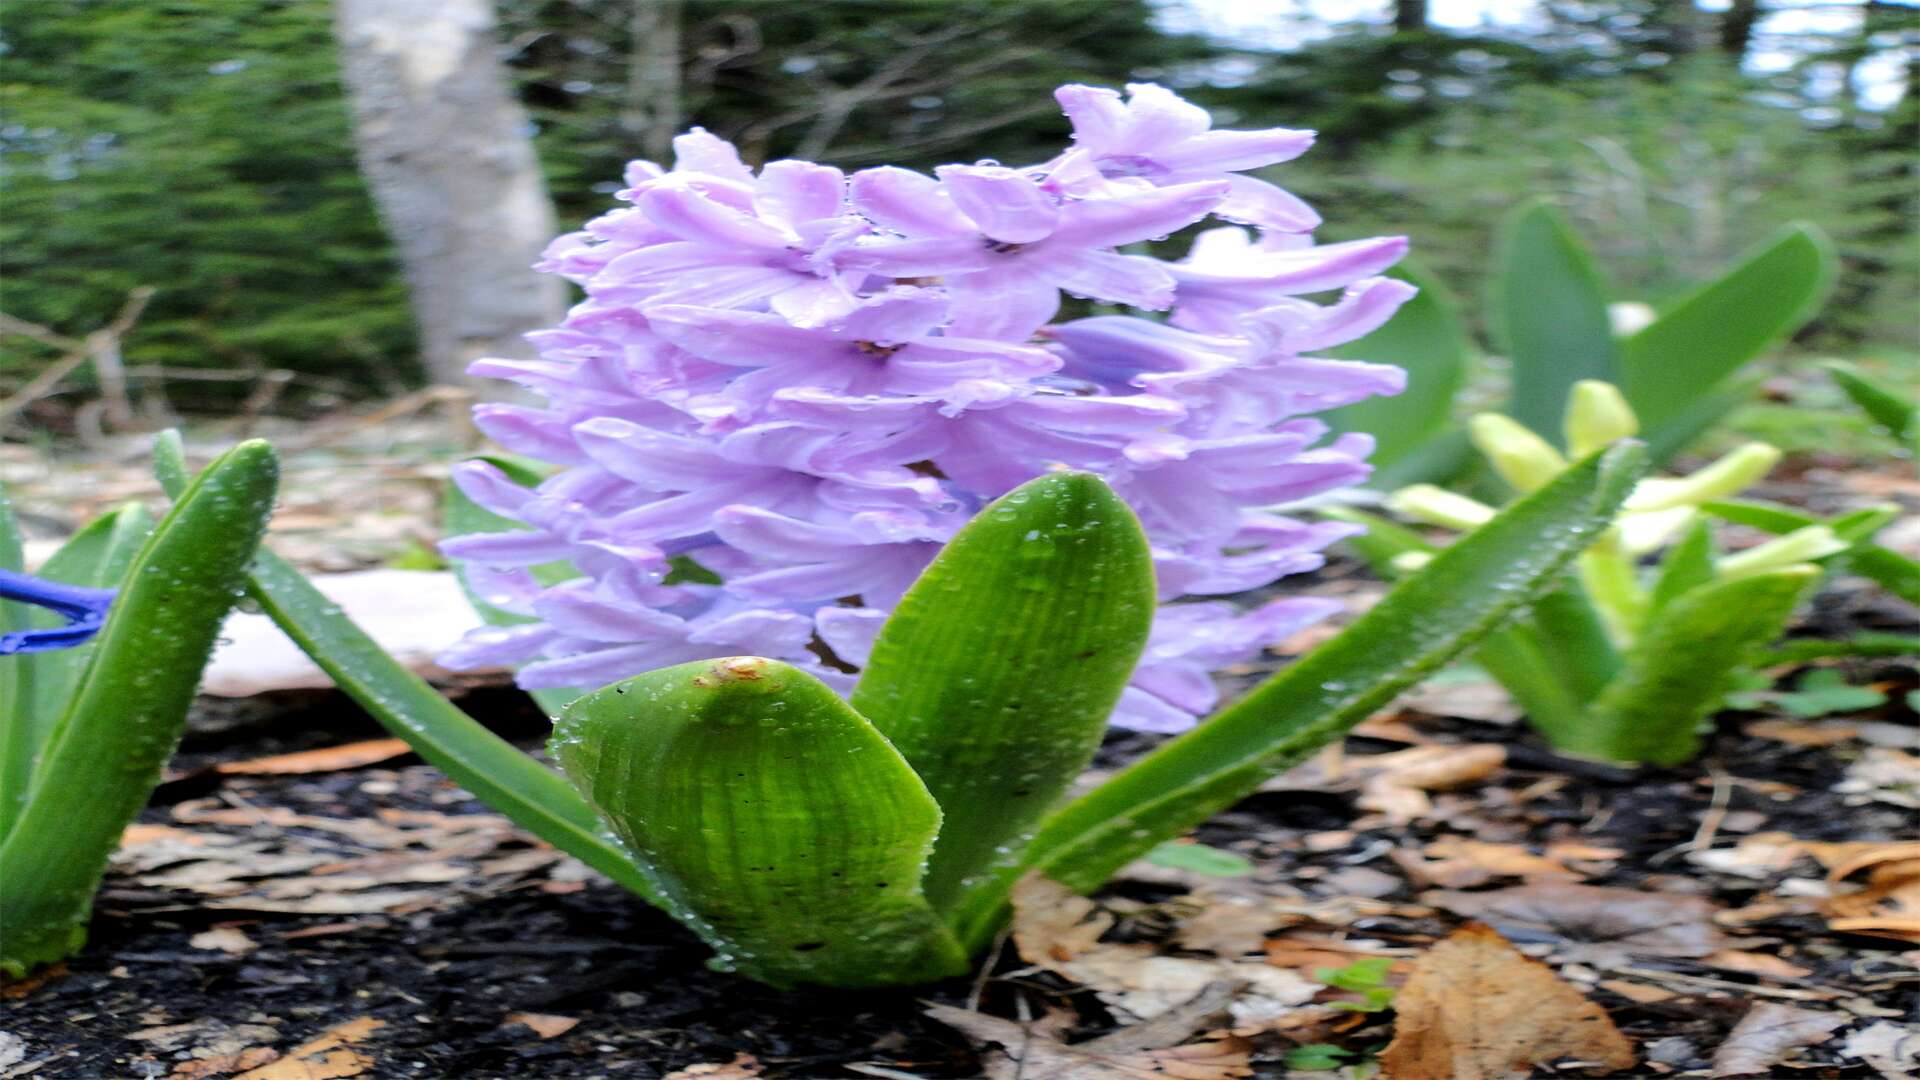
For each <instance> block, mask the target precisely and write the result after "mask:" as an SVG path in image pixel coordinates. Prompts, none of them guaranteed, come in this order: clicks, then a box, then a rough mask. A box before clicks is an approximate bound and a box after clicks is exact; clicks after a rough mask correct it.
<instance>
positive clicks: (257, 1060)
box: [167, 1046, 280, 1080]
mask: <svg viewBox="0 0 1920 1080" xmlns="http://www.w3.org/2000/svg"><path fill="white" fill-rule="evenodd" d="M279 1059H280V1051H278V1050H275V1049H273V1048H272V1047H268V1046H255V1047H252V1048H250V1049H247V1050H242V1051H240V1052H239V1053H237V1054H221V1055H219V1056H217V1057H197V1058H189V1059H188V1060H186V1061H183V1062H181V1063H180V1064H178V1065H175V1066H174V1067H173V1071H172V1072H170V1073H168V1074H167V1077H168V1080H212V1078H214V1077H222V1076H231V1075H232V1074H234V1073H236V1072H244V1071H246V1070H248V1069H257V1068H259V1067H260V1066H262V1065H266V1064H269V1063H271V1062H274V1061H278V1060H279Z"/></svg>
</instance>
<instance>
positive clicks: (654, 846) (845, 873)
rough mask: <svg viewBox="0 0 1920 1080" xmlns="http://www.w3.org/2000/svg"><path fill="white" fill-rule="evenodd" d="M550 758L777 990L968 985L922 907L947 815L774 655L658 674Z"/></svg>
mask: <svg viewBox="0 0 1920 1080" xmlns="http://www.w3.org/2000/svg"><path fill="white" fill-rule="evenodd" d="M552 749H553V753H554V756H555V757H556V758H557V759H558V760H559V762H560V766H561V768H562V769H564V770H565V771H566V773H567V775H568V776H569V777H570V778H572V780H573V782H574V783H575V785H576V786H577V787H578V788H579V789H580V790H581V792H582V793H584V794H585V795H586V797H587V799H588V801H590V802H591V803H592V804H593V805H594V806H595V807H597V808H598V809H599V810H600V812H601V813H602V814H603V815H604V816H605V817H606V818H607V820H608V821H609V822H610V823H612V825H613V827H614V831H615V832H616V833H617V834H618V835H619V836H620V838H621V839H622V840H623V841H625V843H626V844H627V846H628V848H629V849H630V850H632V851H633V852H634V853H635V854H636V856H637V857H638V858H639V859H640V860H641V861H642V862H643V863H645V864H646V865H648V866H650V867H652V868H653V869H654V871H655V872H656V873H657V874H658V877H659V880H660V882H661V884H662V888H663V891H664V893H665V895H666V898H667V900H668V902H669V904H670V905H671V906H670V907H669V910H678V911H679V912H681V913H682V916H683V918H684V919H686V921H688V922H689V923H690V925H693V926H694V927H695V928H696V929H698V930H700V931H701V932H702V933H703V934H705V935H706V936H707V937H708V938H709V939H710V940H712V941H713V942H714V943H715V945H716V947H717V948H718V949H719V951H720V958H721V960H722V962H724V963H727V964H730V965H732V966H735V967H737V968H738V969H739V970H741V971H743V972H745V973H746V974H749V975H751V976H753V977H754V978H756V979H760V980H762V981H765V982H769V983H772V984H774V985H776V986H789V985H792V984H795V983H801V982H808V983H821V984H826V985H834V986H865V985H885V984H891V983H901V982H917V981H925V980H927V979H929V978H936V977H940V976H946V975H953V974H957V973H959V972H960V971H963V970H965V964H966V960H965V955H964V954H963V953H962V952H961V951H960V949H959V946H958V944H957V943H956V942H955V941H954V939H953V937H952V935H951V934H950V933H949V932H948V931H947V928H946V926H945V924H944V923H943V922H942V921H941V919H940V917H939V915H938V914H936V913H935V912H934V910H933V908H932V907H931V906H930V905H928V903H927V901H926V899H925V897H924V896H923V895H922V894H921V892H920V878H921V870H922V867H923V866H924V864H925V861H926V859H927V855H928V853H929V852H930V851H931V850H932V846H933V839H934V835H935V834H936V833H937V832H938V830H939V828H940V808H939V806H938V805H937V804H936V803H935V802H934V800H933V797H932V796H931V795H929V794H928V793H927V789H926V786H925V785H924V784H922V783H921V782H920V779H919V777H917V776H915V775H914V772H913V770H912V769H911V768H909V767H908V766H907V763H906V761H905V760H903V759H902V758H901V756H900V755H899V753H898V752H896V751H895V750H894V749H893V747H892V746H891V745H889V744H888V742H887V740H886V739H884V738H883V737H881V735H880V733H879V732H878V731H876V730H874V727H873V725H872V724H870V723H868V722H867V720H866V719H865V718H864V717H862V716H861V715H859V714H858V713H857V712H855V711H854V710H853V709H852V708H850V707H849V706H848V705H847V703H846V702H844V701H842V700H841V699H840V697H839V696H838V695H837V694H835V693H834V692H833V690H832V689H830V688H829V687H827V686H826V685H825V684H823V683H821V682H820V681H819V680H818V679H815V678H813V677H812V676H810V675H808V674H806V673H805V672H802V671H800V670H798V669H796V668H793V667H791V666H789V665H787V664H782V663H780V662H778V661H774V660H764V659H760V658H758V657H732V658H728V659H723V660H713V661H698V662H695V663H692V664H683V665H680V666H678V667H671V668H663V669H661V670H659V671H653V672H649V673H647V674H645V675H640V676H637V677H635V678H633V679H629V680H627V681H626V682H623V683H617V684H615V685H613V686H610V687H607V688H605V689H603V690H598V691H595V692H594V693H591V694H588V695H586V696H585V697H583V698H581V699H580V700H578V701H576V702H574V703H573V704H572V705H571V706H569V707H568V708H567V711H566V712H565V713H564V714H562V716H561V718H560V721H559V723H558V724H557V725H556V726H555V728H554V736H553V743H552Z"/></svg>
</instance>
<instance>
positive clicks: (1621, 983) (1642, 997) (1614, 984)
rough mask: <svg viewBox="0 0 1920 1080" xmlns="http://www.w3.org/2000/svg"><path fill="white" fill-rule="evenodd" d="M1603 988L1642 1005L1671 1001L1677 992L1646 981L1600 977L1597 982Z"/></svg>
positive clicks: (1677, 995)
mask: <svg viewBox="0 0 1920 1080" xmlns="http://www.w3.org/2000/svg"><path fill="white" fill-rule="evenodd" d="M1596 985H1598V986H1599V987H1600V988H1601V989H1603V990H1611V991H1613V992H1614V993H1616V994H1619V995H1620V996H1621V997H1623V998H1626V999H1627V1000H1628V1001H1637V1002H1639V1003H1640V1004H1642V1005H1652V1004H1653V1003H1655V1002H1658V1001H1672V1000H1673V999H1674V998H1677V997H1679V996H1680V995H1679V994H1676V993H1674V992H1673V991H1671V990H1662V989H1661V988H1660V987H1658V986H1652V985H1649V984H1647V983H1641V982H1630V981H1628V980H1626V979H1602V980H1600V982H1599V983H1597V984H1596Z"/></svg>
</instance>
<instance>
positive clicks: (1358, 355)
mask: <svg viewBox="0 0 1920 1080" xmlns="http://www.w3.org/2000/svg"><path fill="white" fill-rule="evenodd" d="M1387 276H1388V277H1395V278H1399V279H1400V280H1402V281H1405V282H1408V283H1409V284H1411V285H1414V286H1416V287H1417V288H1419V290H1420V292H1419V293H1418V294H1417V295H1416V296H1414V297H1413V298H1412V299H1410V300H1408V301H1407V302H1406V303H1405V304H1402V305H1401V306H1400V310H1399V311H1398V312H1396V313H1394V316H1393V318H1392V319H1391V320H1389V321H1388V322H1387V324H1386V325H1385V326H1382V327H1381V328H1380V329H1378V330H1375V331H1374V332H1373V333H1371V334H1368V335H1367V336H1366V337H1363V338H1361V339H1359V340H1358V341H1353V342H1349V343H1347V344H1345V345H1341V346H1338V347H1336V348H1333V349H1330V350H1328V354H1329V355H1331V356H1338V357H1343V358H1346V359H1350V360H1366V361H1370V362H1373V363H1378V364H1393V365H1395V366H1397V367H1400V368H1404V369H1405V370H1406V373H1407V388H1406V389H1405V390H1404V391H1402V392H1400V393H1399V394H1396V395H1394V396H1393V397H1384V398H1371V399H1369V400H1366V401H1361V402H1356V403H1355V404H1352V405H1348V406H1345V407H1343V408H1339V409H1335V410H1333V411H1332V412H1329V413H1322V414H1321V419H1323V420H1325V421H1326V422H1327V423H1328V424H1329V425H1331V426H1332V427H1333V429H1334V430H1335V431H1364V432H1369V433H1371V434H1373V435H1374V437H1375V439H1376V440H1377V443H1376V445H1375V447H1374V452H1373V454H1372V456H1371V458H1370V460H1371V461H1372V462H1373V464H1374V466H1375V467H1376V468H1378V469H1386V468H1388V467H1389V466H1392V465H1393V464H1395V463H1397V462H1399V461H1401V460H1402V459H1404V458H1406V457H1408V456H1409V455H1410V454H1413V453H1414V452H1415V451H1417V450H1419V449H1420V448H1421V447H1423V446H1425V445H1426V444H1427V443H1429V442H1431V441H1432V440H1433V439H1435V438H1437V437H1438V436H1439V435H1440V433H1441V432H1442V431H1444V430H1445V429H1446V428H1447V427H1448V426H1449V425H1450V424H1451V423H1452V421H1453V399H1454V395H1455V394H1457V393H1459V391H1460V387H1461V384H1462V383H1464V382H1465V381H1466V377H1467V361H1468V357H1469V355H1470V350H1469V347H1468V344H1467V334H1466V329H1465V327H1464V325H1463V323H1462V321H1461V318H1460V311H1459V307H1458V305H1457V304H1456V303H1455V302H1454V300H1453V298H1452V297H1451V296H1449V295H1448V294H1447V291H1446V290H1445V289H1444V288H1443V287H1442V286H1441V285H1440V282H1439V281H1438V280H1437V279H1436V278H1434V277H1432V276H1431V275H1429V274H1426V273H1424V272H1422V271H1421V270H1419V269H1418V268H1416V267H1414V266H1411V265H1408V264H1404V263H1403V264H1402V265H1400V266H1398V267H1395V268H1394V269H1392V270H1389V271H1388V272H1387Z"/></svg>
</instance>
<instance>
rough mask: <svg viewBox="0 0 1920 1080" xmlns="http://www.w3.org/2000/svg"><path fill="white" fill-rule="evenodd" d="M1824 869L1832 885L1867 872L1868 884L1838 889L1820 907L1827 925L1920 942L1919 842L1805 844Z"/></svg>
mask: <svg viewBox="0 0 1920 1080" xmlns="http://www.w3.org/2000/svg"><path fill="white" fill-rule="evenodd" d="M1806 846H1807V847H1808V848H1809V849H1810V850H1814V849H1816V847H1817V850H1814V857H1815V858H1818V859H1820V861H1821V862H1822V863H1824V864H1826V866H1827V867H1828V871H1827V881H1828V883H1829V884H1830V885H1833V886H1835V887H1836V888H1839V887H1842V886H1841V883H1842V882H1844V881H1845V880H1846V879H1847V878H1850V877H1852V876H1854V875H1855V874H1858V873H1860V872H1861V871H1863V870H1864V871H1866V872H1867V880H1866V887H1865V888H1863V889H1860V890H1858V891H1854V892H1836V893H1835V894H1834V895H1833V896H1832V897H1830V898H1829V899H1828V900H1827V901H1826V903H1824V904H1823V905H1821V908H1822V910H1823V911H1824V912H1825V914H1826V915H1827V925H1828V926H1831V927H1832V928H1833V929H1835V930H1840V931H1844V932H1846V933H1852V934H1870V935H1872V936H1874V937H1885V938H1892V939H1894V940H1896V941H1910V942H1914V943H1920V843H1911V842H1907V843H1879V844H1857V843H1856V844H1822V845H1817V846H1816V845H1813V844H1808V845H1806Z"/></svg>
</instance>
